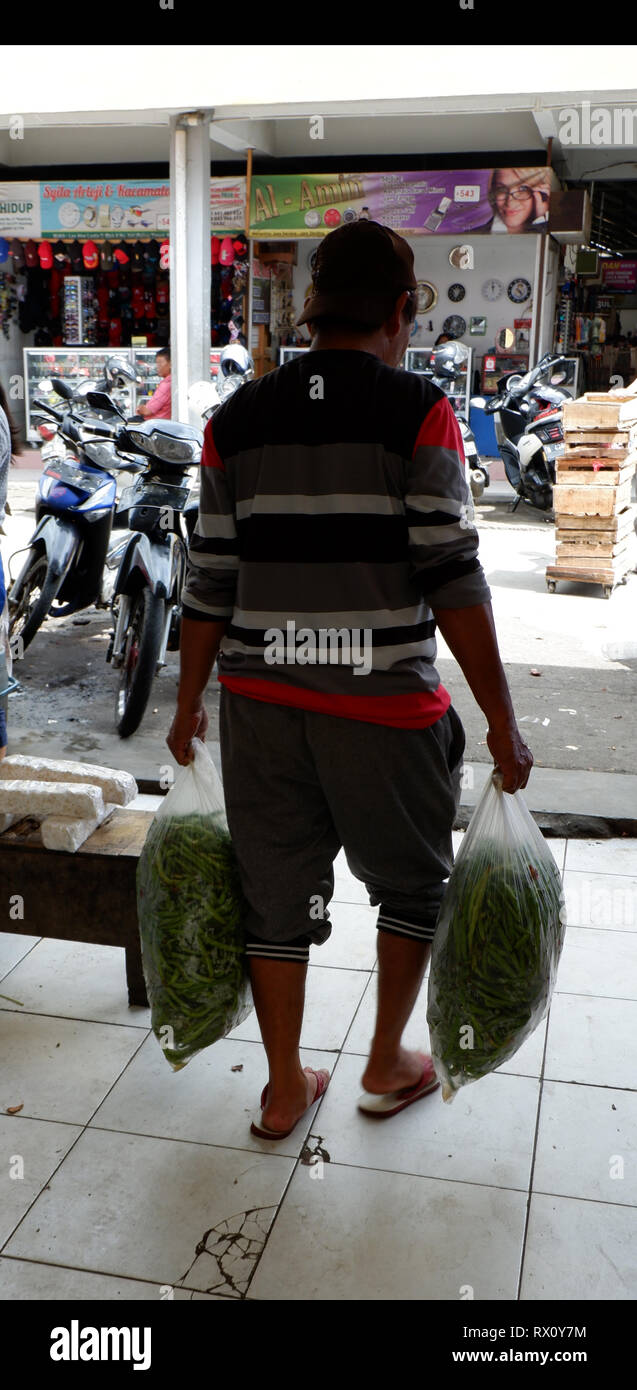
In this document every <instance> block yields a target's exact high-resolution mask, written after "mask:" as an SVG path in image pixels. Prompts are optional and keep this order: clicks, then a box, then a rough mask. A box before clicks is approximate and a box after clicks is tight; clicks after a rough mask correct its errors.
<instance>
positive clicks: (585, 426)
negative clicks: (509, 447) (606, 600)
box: [546, 383, 637, 597]
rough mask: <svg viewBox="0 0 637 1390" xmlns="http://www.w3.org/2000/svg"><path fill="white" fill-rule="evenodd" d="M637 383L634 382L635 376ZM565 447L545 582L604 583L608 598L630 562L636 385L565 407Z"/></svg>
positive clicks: (634, 551)
mask: <svg viewBox="0 0 637 1390" xmlns="http://www.w3.org/2000/svg"><path fill="white" fill-rule="evenodd" d="M635 386H636V387H637V383H635ZM563 424H564V453H563V454H562V455H561V456H560V457H558V460H557V474H556V485H555V488H554V492H553V506H554V510H555V523H556V545H555V550H556V554H555V564H554V565H547V569H546V581H547V584H548V587H549V590H551V591H554V590H555V583H556V581H557V580H558V579H578V580H580V581H583V582H584V583H588V584H601V585H602V586H603V590H604V595H605V596H606V597H609V596H610V594H611V592H612V590H613V587H614V586H615V584H618V583H619V582H620V581H621V580H623V579H624V578H625V577H626V575H627V574H628V572H629V570H631V569H634V568H635V564H636V561H637V542H636V538H635V527H634V523H635V515H636V512H637V508H636V507H635V506H634V505H633V504H632V502H631V493H632V487H633V481H632V480H633V476H634V474H635V466H636V464H637V390H635V391H633V388H632V387H631V388H628V389H627V390H626V391H620V392H617V393H610V392H607V393H602V392H595V391H589V392H588V393H587V395H585V396H582V397H580V399H579V400H576V401H565V402H564V409H563Z"/></svg>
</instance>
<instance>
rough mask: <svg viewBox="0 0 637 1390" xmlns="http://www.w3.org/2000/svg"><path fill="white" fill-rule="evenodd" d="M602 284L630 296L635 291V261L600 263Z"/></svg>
mask: <svg viewBox="0 0 637 1390" xmlns="http://www.w3.org/2000/svg"><path fill="white" fill-rule="evenodd" d="M602 284H604V285H606V286H607V288H609V289H610V288H612V289H614V290H622V291H623V292H624V293H625V294H630V293H631V292H632V291H633V290H636V289H637V261H629V260H617V261H602ZM598 307H599V306H598Z"/></svg>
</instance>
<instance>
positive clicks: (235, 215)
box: [210, 177, 246, 232]
mask: <svg viewBox="0 0 637 1390" xmlns="http://www.w3.org/2000/svg"><path fill="white" fill-rule="evenodd" d="M245 212H246V181H245V178H243V177H240V178H220V179H211V180H210V226H211V229H212V231H213V232H242V231H244V229H245V224H246V216H245Z"/></svg>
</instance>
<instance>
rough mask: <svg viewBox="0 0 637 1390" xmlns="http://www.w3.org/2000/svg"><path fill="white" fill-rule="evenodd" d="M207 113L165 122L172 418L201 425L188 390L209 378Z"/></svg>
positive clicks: (190, 114) (208, 138)
mask: <svg viewBox="0 0 637 1390" xmlns="http://www.w3.org/2000/svg"><path fill="white" fill-rule="evenodd" d="M209 124H210V112H209V111H193V112H188V113H186V114H182V115H179V116H171V118H170V348H171V356H172V414H173V419H175V420H181V421H182V423H183V424H188V423H191V424H196V425H201V420H200V418H199V417H198V416H193V417H192V420H191V417H190V413H189V410H188V389H189V387H190V386H192V384H193V382H195V381H202V380H203V381H208V380H209V378H210V133H209Z"/></svg>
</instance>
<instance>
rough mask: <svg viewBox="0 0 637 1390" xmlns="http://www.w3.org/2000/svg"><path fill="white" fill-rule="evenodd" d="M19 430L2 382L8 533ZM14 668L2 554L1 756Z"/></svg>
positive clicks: (0, 471) (2, 489) (0, 488)
mask: <svg viewBox="0 0 637 1390" xmlns="http://www.w3.org/2000/svg"><path fill="white" fill-rule="evenodd" d="M19 442H20V441H19V432H18V428H17V426H16V425H15V424H14V421H13V419H12V417H11V412H10V410H9V405H8V402H7V397H6V394H5V392H4V389H3V387H2V384H1V383H0V532H2V533H3V534H4V519H5V515H6V506H7V490H8V484H9V466H10V463H11V459H12V457H13V455H14V454H15V453H17V451H18V448H19ZM10 672H11V650H10V647H9V617H8V608H7V592H6V587H5V581H4V567H3V563H2V556H0V759H1V758H4V756H5V754H6V751H7V696H6V693H3V692H5V690H6V686H7V684H8V679H9V675H10Z"/></svg>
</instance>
